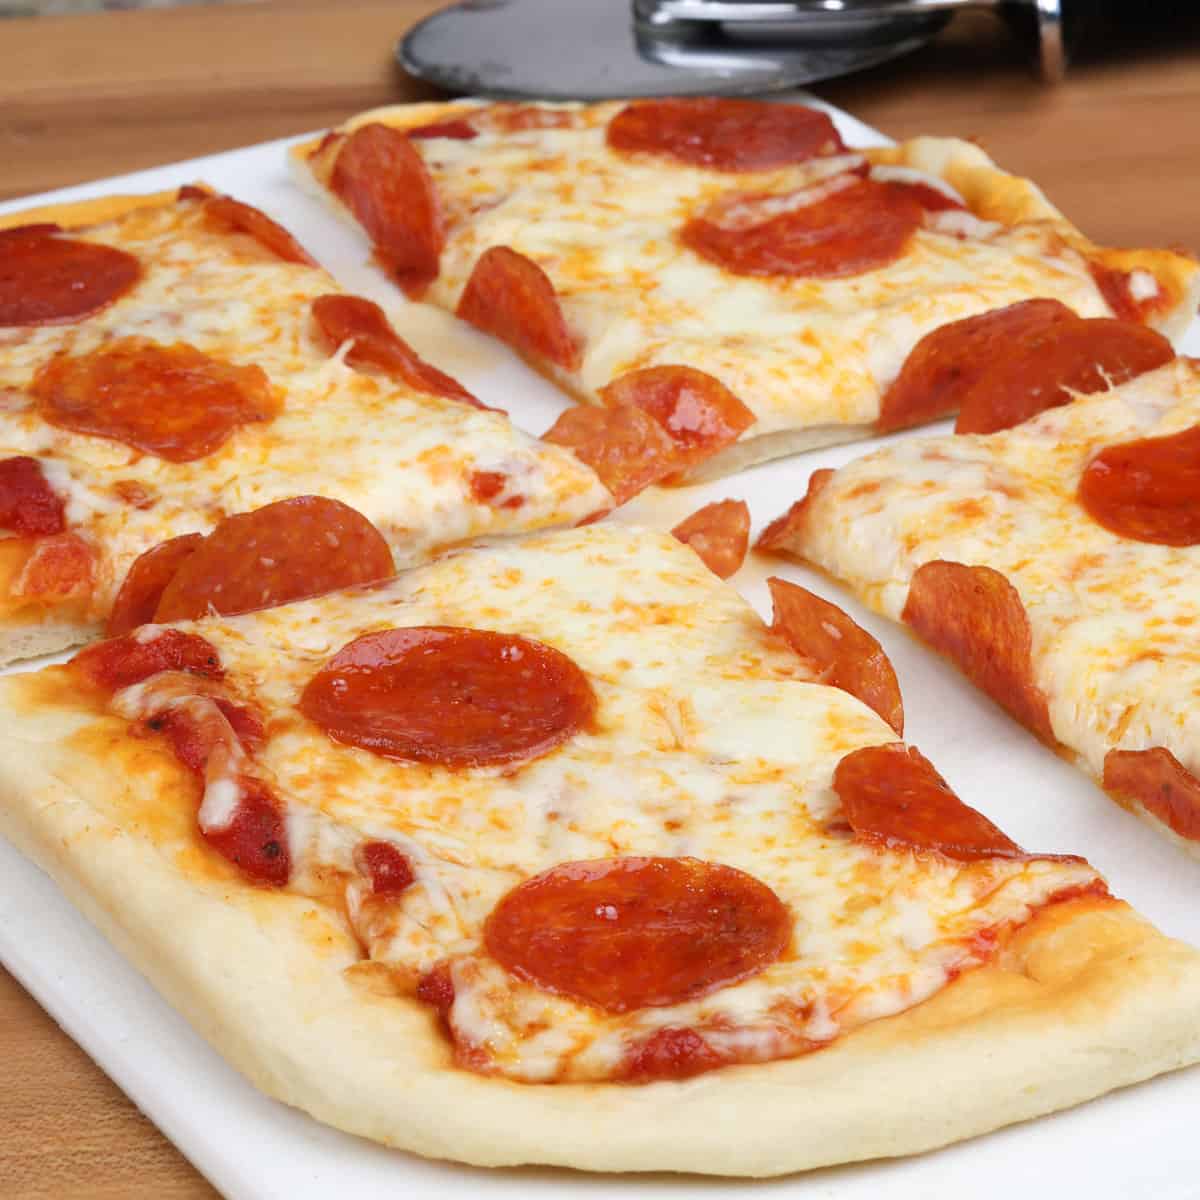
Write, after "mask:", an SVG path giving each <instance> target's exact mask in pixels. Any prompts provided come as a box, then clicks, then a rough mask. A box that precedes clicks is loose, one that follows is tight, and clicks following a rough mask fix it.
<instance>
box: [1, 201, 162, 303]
mask: <svg viewBox="0 0 1200 1200" xmlns="http://www.w3.org/2000/svg"><path fill="white" fill-rule="evenodd" d="M54 229H55V227H54V226H47V225H32V226H25V227H24V228H23V229H18V230H16V231H15V234H16V235H17V236H12V237H8V238H6V239H5V241H4V249H3V252H2V253H0V327H2V326H6V325H62V324H66V323H67V322H70V321H78V320H80V319H82V318H83V317H88V316H91V314H92V313H94V312H98V311H99V310H100V309H102V308H104V307H105V305H107V304H111V303H112V302H113V301H114V300H118V299H120V298H121V297H122V296H123V295H125V293H126V292H128V291H129V290H130V288H132V287H133V285H134V284H135V283H137V281H138V280H139V279H140V278H141V276H142V267H141V264H140V263H139V262H138V260H137V259H136V258H134V256H133V255H132V254H127V253H126V252H125V251H124V250H118V249H117V248H116V247H115V246H105V245H103V244H101V243H99V242H81V241H77V240H75V239H73V238H64V237H56V236H54Z"/></svg>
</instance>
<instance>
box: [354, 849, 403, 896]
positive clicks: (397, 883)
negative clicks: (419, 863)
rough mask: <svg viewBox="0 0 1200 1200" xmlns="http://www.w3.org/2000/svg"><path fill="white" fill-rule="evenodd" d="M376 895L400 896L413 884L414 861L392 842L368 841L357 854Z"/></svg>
mask: <svg viewBox="0 0 1200 1200" xmlns="http://www.w3.org/2000/svg"><path fill="white" fill-rule="evenodd" d="M356 857H357V858H360V859H361V860H362V870H363V873H364V874H365V875H366V876H367V877H368V878H369V879H370V880H371V891H372V892H374V893H375V895H376V896H399V895H400V894H401V893H402V892H405V891H407V890H408V888H410V887H411V886H412V882H413V870H412V863H410V862H409V861H408V858H407V857H406V856H405V855H403V854H401V853H400V851H399V850H397V849H396V847H395V846H393V845H392V844H391V842H367V843H365V844H364V845H362V846H360V847H359V849H358V852H357V854H356Z"/></svg>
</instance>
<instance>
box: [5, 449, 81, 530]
mask: <svg viewBox="0 0 1200 1200" xmlns="http://www.w3.org/2000/svg"><path fill="white" fill-rule="evenodd" d="M0 528H3V529H8V530H11V531H12V532H13V533H17V534H26V535H30V536H33V537H38V536H44V535H46V534H52V533H62V531H63V530H64V529H65V528H66V520H65V518H64V516H63V502H62V497H61V496H59V494H58V493H57V492H56V491H55V490H54V489H53V488H52V487H51V486H50V484H49V483H48V482H47V481H46V476H45V475H44V474H43V473H42V468H41V464H40V463H39V462H38V461H37V459H36V458H29V457H28V456H27V455H19V456H18V457H16V458H6V459H4V460H3V461H0Z"/></svg>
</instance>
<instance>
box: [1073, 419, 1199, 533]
mask: <svg viewBox="0 0 1200 1200" xmlns="http://www.w3.org/2000/svg"><path fill="white" fill-rule="evenodd" d="M1079 503H1080V504H1082V505H1083V507H1084V508H1085V509H1086V510H1087V512H1088V514H1089V515H1090V516H1091V518H1092V520H1093V521H1095V522H1096V523H1097V524H1098V525H1103V526H1104V528H1105V529H1108V530H1111V531H1112V532H1113V533H1115V534H1117V535H1118V536H1119V537H1124V538H1131V539H1132V540H1134V541H1138V542H1153V543H1155V544H1157V545H1160V546H1194V545H1196V543H1197V542H1200V425H1192V426H1191V427H1190V428H1188V429H1184V430H1181V431H1180V432H1179V433H1171V434H1167V435H1166V436H1164V437H1155V438H1138V439H1137V440H1136V441H1132V442H1121V443H1119V444H1118V445H1115V446H1108V447H1107V448H1106V449H1104V450H1101V451H1100V453H1099V454H1097V455H1096V457H1095V458H1093V459H1092V461H1091V462H1090V463H1088V465H1087V468H1086V469H1085V470H1084V472H1083V476H1082V478H1081V479H1080V480H1079Z"/></svg>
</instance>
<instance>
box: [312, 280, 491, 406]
mask: <svg viewBox="0 0 1200 1200" xmlns="http://www.w3.org/2000/svg"><path fill="white" fill-rule="evenodd" d="M312 315H313V320H314V321H316V323H317V327H318V328H319V329H320V331H321V333H322V334H323V335H324V336H325V338H326V339H327V341H328V343H329V346H330V349H331V350H336V349H337V348H338V347H339V346H341V345H342V344H343V343H345V342H350V343H351V345H350V349H349V350H348V351H347V352H346V361H347V362H348V363H349V364H350V365H351V366H352V367H374V368H375V369H376V370H379V371H382V372H383V373H384V374H385V375H387V376H388V377H389V378H391V379H394V380H396V381H397V382H399V383H403V384H406V385H407V386H408V387H411V388H416V390H417V391H419V392H429V393H431V394H432V395H434V396H443V397H445V398H446V399H447V400H460V401H462V403H463V404H470V405H472V406H473V407H475V408H486V407H487V406H486V405H484V404H481V403H480V402H479V401H478V400H476V399H475V397H474V396H472V395H471V393H470V392H468V391H467V389H466V388H465V387H463V386H462V384H460V383H459V382H458V381H457V380H455V379H451V377H450V376H449V375H446V374H444V373H443V372H442V371H439V370H438V369H437V367H434V366H431V365H430V364H429V363H427V362H426V361H425V360H424V359H423V358H422V357H421V356H420V355H419V354H418V353H417V352H416V351H415V350H414V349H413V348H412V347H411V346H410V345H409V344H408V343H407V342H406V341H405V340H404V339H403V338H402V337H401V336H400V335H399V334H398V333H397V332H396V331H395V330H394V329H393V328H392V326H391V324H390V323H389V322H388V319H387V317H386V316H385V314H384V311H383V309H382V308H380V307H379V305H378V304H375V303H373V302H372V301H370V300H366V299H364V298H363V297H361V296H346V295H341V294H336V293H335V294H330V295H328V296H318V297H317V298H316V299H315V300H314V301H313V302H312Z"/></svg>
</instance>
